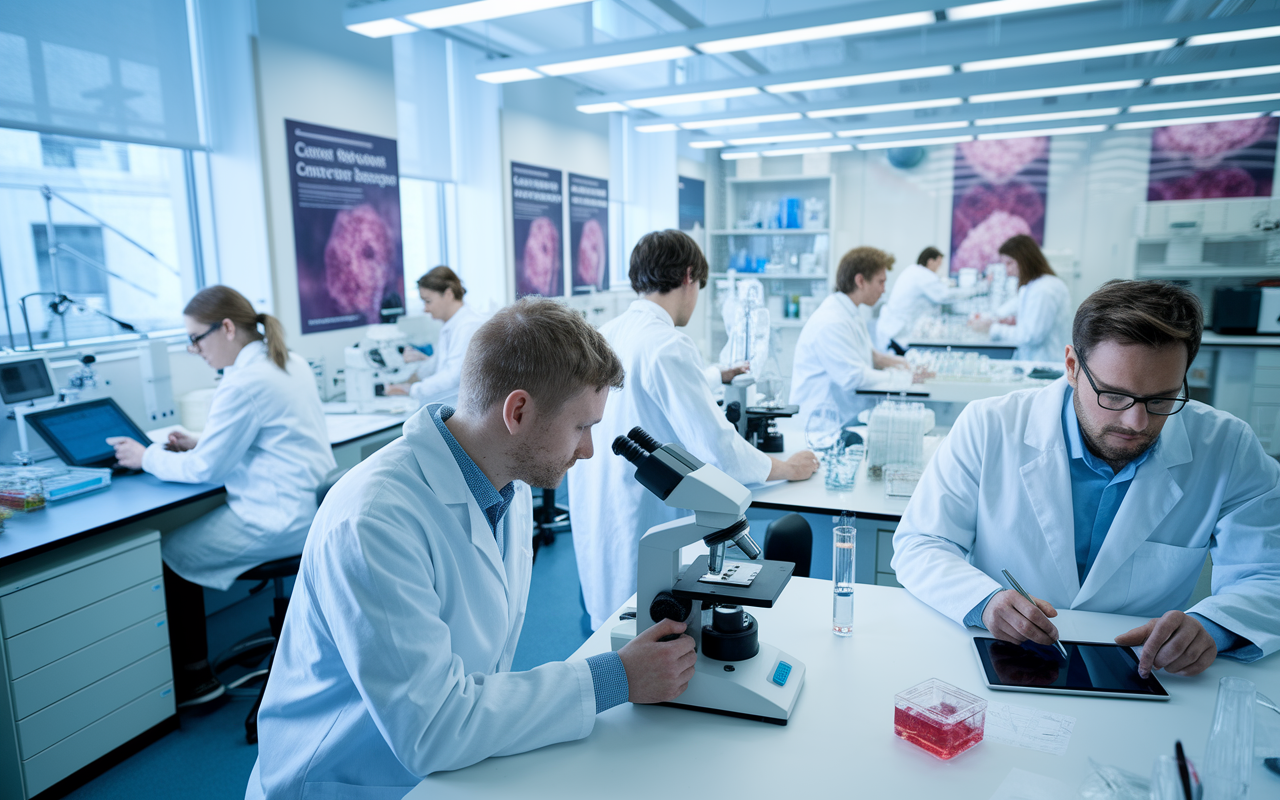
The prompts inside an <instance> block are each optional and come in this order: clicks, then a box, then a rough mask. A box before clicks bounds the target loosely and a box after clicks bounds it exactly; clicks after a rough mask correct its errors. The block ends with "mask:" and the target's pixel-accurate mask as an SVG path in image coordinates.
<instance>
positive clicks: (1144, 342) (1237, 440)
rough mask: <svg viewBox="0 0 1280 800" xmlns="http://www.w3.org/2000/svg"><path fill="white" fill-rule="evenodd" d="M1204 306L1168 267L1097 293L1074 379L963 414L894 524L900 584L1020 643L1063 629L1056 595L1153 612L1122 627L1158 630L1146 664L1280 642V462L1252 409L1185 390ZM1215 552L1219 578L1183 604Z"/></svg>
mask: <svg viewBox="0 0 1280 800" xmlns="http://www.w3.org/2000/svg"><path fill="white" fill-rule="evenodd" d="M1203 320H1204V312H1203V310H1202V308H1201V306H1200V302H1199V300H1197V298H1196V297H1195V295H1193V294H1191V293H1190V292H1188V291H1186V290H1185V289H1182V288H1180V287H1177V286H1173V285H1171V284H1166V283H1159V282H1154V281H1118V280H1117V281H1110V282H1108V283H1106V284H1104V285H1103V286H1102V287H1101V288H1100V289H1098V290H1097V291H1096V292H1094V293H1093V294H1092V295H1091V296H1090V297H1089V298H1088V299H1086V300H1085V301H1084V303H1082V304H1081V306H1080V308H1079V310H1078V311H1077V312H1076V316H1075V321H1074V324H1073V328H1072V344H1071V345H1068V346H1067V348H1066V375H1065V376H1064V377H1063V378H1062V379H1060V380H1058V381H1055V382H1054V383H1053V384H1051V385H1049V386H1046V387H1044V388H1043V389H1038V390H1029V391H1022V392H1015V393H1013V394H1010V395H1006V396H1004V397H999V398H992V399H989V400H983V401H979V402H976V403H972V404H970V405H969V406H968V407H967V408H966V409H965V410H964V412H963V413H962V414H961V415H960V417H959V419H957V420H956V424H955V426H954V427H953V428H952V431H951V434H950V435H949V436H948V437H947V439H946V440H945V441H944V442H943V444H942V446H941V447H939V448H938V452H937V455H936V456H935V457H934V459H933V461H931V462H930V464H929V466H928V467H927V468H926V469H925V472H924V476H923V477H922V479H921V481H920V484H919V486H918V487H917V489H916V491H915V493H914V494H913V496H912V498H911V502H910V503H909V504H908V506H907V510H906V512H905V513H904V514H903V516H902V522H901V523H900V524H899V525H898V530H897V533H896V534H895V535H894V538H893V546H894V557H893V568H894V570H895V571H896V572H897V579H898V580H899V581H900V582H901V583H902V585H903V586H905V587H906V588H907V589H908V590H910V591H911V592H912V593H913V594H915V595H916V596H917V597H919V598H920V599H922V600H924V601H925V602H926V603H928V604H929V605H931V606H933V607H934V608H935V609H937V610H938V611H940V612H942V613H943V614H946V615H947V616H949V617H951V618H952V619H954V620H955V621H956V622H959V623H961V624H964V625H970V626H976V627H983V628H986V629H988V630H989V631H991V633H992V635H994V636H995V637H997V638H1000V639H1004V640H1007V641H1011V642H1016V643H1021V642H1024V641H1026V640H1028V639H1029V640H1031V641H1034V642H1038V643H1040V644H1052V643H1053V642H1055V641H1056V640H1057V639H1058V631H1057V628H1056V627H1055V626H1054V625H1053V623H1052V622H1050V618H1051V617H1054V616H1056V615H1057V611H1056V610H1055V606H1060V607H1064V608H1072V609H1079V610H1083V611H1101V612H1107V613H1115V614H1132V615H1139V616H1148V617H1152V619H1151V621H1150V622H1148V623H1146V624H1145V625H1143V626H1141V627H1138V628H1135V629H1134V630H1132V631H1129V632H1127V633H1124V634H1122V635H1120V636H1118V637H1116V641H1117V642H1118V643H1120V644H1123V645H1128V646H1134V647H1136V646H1138V645H1142V656H1141V659H1140V662H1139V671H1140V672H1141V673H1142V674H1143V675H1144V676H1146V675H1149V674H1150V673H1151V671H1152V670H1154V669H1163V670H1165V671H1167V672H1170V673H1173V674H1178V675H1196V674H1199V673H1200V672H1203V671H1204V670H1205V669H1206V668H1207V667H1208V666H1209V665H1210V664H1211V663H1213V660H1214V659H1215V658H1216V657H1217V656H1218V655H1226V656H1230V657H1232V658H1237V659H1239V660H1242V661H1252V660H1255V659H1257V658H1261V657H1262V656H1264V655H1267V654H1270V653H1272V652H1274V651H1276V650H1277V649H1280V464H1278V463H1277V462H1276V461H1275V460H1274V459H1272V458H1271V457H1269V456H1267V455H1266V454H1265V453H1264V452H1263V450H1262V445H1261V444H1260V443H1259V441H1258V438H1257V437H1256V436H1255V435H1254V433H1253V431H1252V430H1251V429H1250V428H1249V426H1248V425H1246V424H1245V423H1244V422H1242V421H1240V420H1239V419H1236V418H1235V417H1233V416H1231V415H1229V414H1227V413H1225V412H1222V411H1216V410H1214V409H1213V408H1210V407H1209V406H1206V405H1204V404H1202V403H1198V402H1195V401H1189V400H1188V399H1187V391H1188V387H1187V383H1186V374H1187V370H1188V369H1189V367H1190V365H1191V362H1192V360H1194V359H1195V356H1196V352H1197V351H1198V350H1199V348H1200V336H1201V333H1202V332H1203V328H1204V321H1203ZM1206 555H1212V557H1213V594H1212V595H1211V596H1210V597H1207V598H1205V599H1204V600H1202V601H1200V602H1199V603H1196V604H1195V605H1194V606H1193V607H1192V608H1190V609H1189V610H1188V611H1187V612H1186V613H1183V612H1182V611H1181V610H1179V609H1181V608H1183V607H1184V606H1185V605H1186V603H1187V601H1188V600H1189V599H1190V597H1191V593H1192V591H1193V590H1194V588H1195V586H1196V582H1197V580H1198V578H1199V576H1200V572H1201V569H1202V567H1203V566H1204V563H1205V557H1206ZM1002 569H1007V570H1009V572H1010V573H1011V574H1013V575H1015V576H1016V577H1017V580H1018V581H1020V582H1021V583H1022V585H1023V586H1024V587H1025V588H1026V590H1027V592H1029V593H1030V594H1031V595H1034V596H1036V601H1035V603H1034V604H1033V603H1031V602H1028V601H1027V600H1026V599H1024V598H1023V597H1022V596H1021V595H1019V594H1018V593H1017V592H1015V591H1012V590H1011V589H1010V587H1008V586H1006V585H1004V584H1002V583H1001V582H1000V580H999V578H1000V575H1001V570H1002Z"/></svg>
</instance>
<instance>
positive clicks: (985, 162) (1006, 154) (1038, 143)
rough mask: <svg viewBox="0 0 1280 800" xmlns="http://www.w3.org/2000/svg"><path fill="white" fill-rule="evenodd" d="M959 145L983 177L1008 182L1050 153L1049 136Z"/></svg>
mask: <svg viewBox="0 0 1280 800" xmlns="http://www.w3.org/2000/svg"><path fill="white" fill-rule="evenodd" d="M957 147H959V148H960V152H961V153H963V154H964V157H965V159H966V160H967V161H968V162H969V164H970V165H972V166H973V169H974V171H975V172H977V173H978V175H980V176H982V178H983V180H987V181H990V182H991V183H1005V182H1006V181H1008V180H1009V179H1010V178H1012V177H1013V176H1014V175H1017V174H1018V173H1019V172H1021V171H1022V170H1023V169H1025V168H1026V166H1027V165H1028V164H1030V163H1031V162H1032V161H1035V160H1036V159H1037V158H1041V157H1043V156H1044V155H1045V154H1046V153H1048V152H1049V137H1047V136H1032V137H1029V138H1026V139H982V140H979V141H975V142H961V143H960V144H959V145H957Z"/></svg>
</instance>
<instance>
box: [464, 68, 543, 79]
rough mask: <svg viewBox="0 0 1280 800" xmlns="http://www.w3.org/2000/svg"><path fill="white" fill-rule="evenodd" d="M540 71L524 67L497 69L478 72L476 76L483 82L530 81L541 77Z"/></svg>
mask: <svg viewBox="0 0 1280 800" xmlns="http://www.w3.org/2000/svg"><path fill="white" fill-rule="evenodd" d="M541 77H542V73H540V72H535V71H534V70H531V69H528V68H526V67H521V68H519V69H499V70H494V71H493V72H478V73H476V78H477V79H479V80H482V81H484V82H485V83H515V82H516V81H531V80H535V79H537V78H541Z"/></svg>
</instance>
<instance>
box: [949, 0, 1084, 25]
mask: <svg viewBox="0 0 1280 800" xmlns="http://www.w3.org/2000/svg"><path fill="white" fill-rule="evenodd" d="M1092 2H1094V0H994V1H993V2H990V3H973V4H971V5H966V6H956V7H954V8H948V9H947V19H948V20H949V21H956V20H964V19H979V18H981V17H994V16H996V15H998V14H1018V13H1020V12H1023V11H1039V10H1041V9H1044V8H1057V7H1058V6H1074V5H1079V4H1081V3H1092Z"/></svg>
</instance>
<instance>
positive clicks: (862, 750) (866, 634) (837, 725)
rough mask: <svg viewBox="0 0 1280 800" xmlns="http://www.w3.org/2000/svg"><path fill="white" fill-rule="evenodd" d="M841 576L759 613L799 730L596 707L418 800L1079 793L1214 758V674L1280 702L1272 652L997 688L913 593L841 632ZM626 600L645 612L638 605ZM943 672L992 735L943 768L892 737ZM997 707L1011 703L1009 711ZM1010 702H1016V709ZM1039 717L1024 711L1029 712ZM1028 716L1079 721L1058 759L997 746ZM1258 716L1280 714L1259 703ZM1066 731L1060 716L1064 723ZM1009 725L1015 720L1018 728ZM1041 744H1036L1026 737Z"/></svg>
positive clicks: (963, 797)
mask: <svg viewBox="0 0 1280 800" xmlns="http://www.w3.org/2000/svg"><path fill="white" fill-rule="evenodd" d="M831 597H832V584H831V582H830V581H824V580H813V579H805V578H793V579H792V580H791V582H790V583H789V584H788V585H787V587H786V589H784V590H783V593H782V595H781V597H780V598H779V599H778V601H777V603H776V604H775V606H774V607H773V608H771V609H764V608H752V609H750V611H751V613H752V615H754V616H755V617H756V618H757V620H758V621H759V625H760V639H761V641H762V642H768V643H769V644H772V645H774V646H776V647H778V648H780V649H782V650H783V651H784V652H786V653H788V654H790V655H792V656H794V657H795V658H797V659H799V660H801V661H803V662H804V664H805V670H806V671H805V677H804V681H805V685H804V687H803V688H802V690H801V692H800V696H799V698H798V699H797V701H796V706H795V710H794V711H793V713H792V715H791V718H790V721H789V722H788V724H787V725H786V726H778V725H771V724H766V723H763V722H756V721H752V720H746V719H740V718H737V717H727V716H721V715H717V714H708V713H701V712H697V711H691V710H687V709H680V708H668V707H660V706H642V705H632V704H630V703H624V704H623V705H620V706H617V707H615V708H612V709H610V710H608V711H605V712H603V713H602V714H599V715H598V716H597V717H596V721H595V729H594V730H593V731H592V732H591V734H590V735H589V736H587V737H586V738H585V739H581V740H578V741H574V742H566V743H563V744H557V745H553V746H551V747H546V748H543V749H540V750H535V751H532V752H529V753H523V754H520V755H515V756H506V757H502V758H490V759H487V760H485V761H482V762H480V763H479V764H476V765H474V766H472V767H468V768H466V769H461V770H457V771H453V772H441V773H437V774H434V775H431V776H428V777H427V778H426V779H425V780H424V781H422V783H421V784H419V785H418V786H417V787H416V788H415V789H414V790H413V791H412V792H410V793H409V795H408V796H407V799H406V800H425V798H431V799H432V800H449V799H450V798H472V797H522V798H547V799H548V800H572V798H590V800H595V799H596V798H599V797H601V796H603V795H607V796H609V797H612V798H620V799H622V800H625V799H626V798H650V797H653V796H654V795H655V794H657V793H659V792H665V791H669V790H670V787H672V786H682V787H684V788H685V790H686V791H687V790H690V789H693V790H696V788H697V787H699V786H703V785H712V786H714V787H715V789H714V791H713V793H714V794H724V795H732V796H734V797H736V798H743V800H750V799H751V798H761V799H762V800H773V798H778V797H795V796H805V797H809V796H829V797H843V796H857V797H875V798H882V797H903V798H918V797H946V798H949V799H950V800H989V798H991V797H993V796H994V795H995V794H996V790H997V789H998V788H999V787H1001V785H1002V784H1003V783H1004V782H1005V781H1006V780H1007V779H1014V780H1016V779H1017V778H1019V777H1026V776H1025V775H1024V774H1023V772H1015V770H1019V771H1024V772H1025V773H1031V776H1030V778H1029V780H1032V781H1033V782H1034V781H1035V780H1037V779H1038V780H1040V781H1044V782H1048V783H1050V785H1051V786H1053V787H1054V788H1057V789H1058V791H1056V792H1051V793H1048V794H1045V793H1032V794H1018V793H1009V794H1002V795H1000V796H1002V797H1022V796H1027V797H1032V796H1034V797H1044V798H1063V799H1064V800H1065V798H1074V797H1076V796H1078V794H1077V790H1078V787H1079V786H1080V784H1081V782H1082V781H1084V780H1085V778H1086V777H1087V776H1088V775H1089V773H1090V770H1091V767H1090V759H1093V760H1095V761H1097V762H1099V763H1101V764H1105V765H1111V766H1115V767H1119V768H1121V769H1125V770H1127V771H1129V772H1132V773H1135V774H1137V775H1141V776H1143V777H1144V778H1145V777H1147V776H1149V775H1150V774H1151V767H1152V763H1153V761H1154V759H1155V758H1156V756H1158V755H1165V754H1167V755H1172V754H1173V751H1174V741H1175V740H1178V739H1180V740H1181V741H1182V743H1183V745H1184V747H1185V748H1186V749H1187V754H1188V756H1189V757H1190V758H1192V759H1193V760H1195V759H1198V758H1200V757H1201V755H1202V754H1203V752H1204V747H1205V741H1206V738H1207V736H1208V733H1209V725H1210V721H1211V719H1212V716H1213V708H1214V703H1215V699H1216V694H1217V690H1218V679H1219V678H1222V677H1226V676H1237V677H1242V678H1247V679H1249V680H1251V681H1253V682H1254V683H1255V684H1256V685H1257V688H1258V691H1260V692H1262V693H1264V694H1268V695H1270V696H1272V697H1277V696H1280V695H1277V692H1280V661H1278V660H1277V658H1276V656H1271V657H1269V658H1266V659H1263V660H1261V661H1257V662H1254V663H1252V664H1241V663H1238V662H1235V661H1231V660H1229V659H1225V658H1222V659H1218V660H1217V661H1216V662H1214V664H1213V665H1212V666H1210V667H1209V669H1208V670H1207V671H1205V672H1204V673H1203V674H1202V675H1199V676H1197V677H1194V678H1180V677H1177V676H1170V675H1164V674H1160V675H1159V676H1158V677H1159V680H1160V682H1161V683H1162V684H1163V685H1164V686H1165V688H1166V689H1167V690H1168V691H1169V694H1170V695H1171V699H1170V700H1168V701H1167V702H1156V701H1144V700H1116V699H1111V698H1102V697H1067V696H1062V695H1049V694H1030V693H1023V692H995V691H991V690H989V689H987V688H986V687H985V685H984V683H983V680H982V675H981V672H980V667H979V665H978V659H977V656H976V654H975V653H974V648H973V645H972V644H971V643H970V640H971V638H972V637H973V635H974V632H973V631H971V630H970V629H965V628H962V627H961V626H959V625H957V624H956V623H954V622H952V621H951V620H949V619H947V618H945V617H943V616H942V615H941V614H939V613H937V612H936V611H934V610H932V609H931V608H929V607H927V606H926V605H924V604H923V603H921V602H920V601H919V600H917V599H916V598H915V597H913V596H912V595H910V594H909V593H908V592H906V591H905V590H903V589H896V588H892V587H884V586H867V585H858V586H857V587H856V589H855V591H854V628H853V635H852V636H850V637H848V638H841V637H837V636H835V635H833V634H832V632H831V602H832V601H831ZM627 605H634V597H633V598H632V599H631V600H630V601H628V603H627ZM1146 621H1147V620H1146V619H1144V618H1138V617H1127V616H1118V615H1111V614H1098V613H1092V612H1085V611H1071V610H1061V611H1059V616H1058V617H1057V618H1056V619H1055V620H1054V622H1055V624H1057V626H1058V628H1059V630H1060V631H1061V633H1062V637H1063V638H1064V639H1076V640H1087V641H1099V642H1109V641H1111V640H1112V639H1113V638H1114V637H1115V636H1116V635H1117V634H1120V633H1122V632H1125V631H1128V630H1130V629H1132V628H1134V627H1137V626H1138V625H1140V624H1143V623H1145V622H1146ZM612 627H613V625H612V624H606V625H604V626H602V627H601V628H600V630H598V631H596V632H595V633H594V634H593V635H592V636H591V638H590V639H588V640H587V641H586V643H585V644H583V645H582V647H580V648H578V650H577V652H575V653H574V654H573V656H572V658H585V657H587V656H591V655H594V654H597V653H602V652H606V651H607V650H608V649H609V647H610V636H609V634H610V629H611V628H612ZM930 678H939V679H941V680H943V681H946V682H947V683H950V684H952V685H954V686H956V687H958V688H960V689H963V690H964V691H966V692H969V693H971V694H974V695H976V696H978V697H979V698H982V699H984V700H986V701H987V702H988V703H989V704H991V705H989V706H988V708H987V712H986V713H987V720H988V722H987V736H986V740H984V741H982V742H980V743H978V744H977V745H976V746H975V747H974V748H973V749H971V750H969V751H967V752H965V753H962V754H960V755H959V756H957V757H956V758H955V759H953V760H951V761H941V760H939V759H937V758H935V757H933V756H932V755H929V754H927V753H926V752H924V751H923V750H921V749H919V748H917V747H915V746H914V745H912V744H908V743H907V742H905V741H903V740H902V739H899V738H898V737H897V736H895V735H894V731H893V718H894V695H895V694H896V693H898V692H901V691H903V690H905V689H908V688H910V687H912V686H915V685H916V684H918V683H920V682H922V681H925V680H928V679H930ZM996 704H1004V705H999V706H997V705H996ZM1009 706H1012V707H1013V708H1009ZM1024 710H1027V711H1024ZM1030 710H1040V711H1043V712H1049V713H1051V714H1057V715H1066V716H1068V717H1071V718H1073V719H1074V727H1073V729H1072V730H1070V731H1069V733H1067V732H1066V731H1064V730H1063V729H1064V728H1066V727H1067V726H1066V725H1064V724H1059V725H1057V726H1054V725H1049V724H1046V725H1045V726H1043V728H1041V729H1040V730H1037V731H1036V733H1037V734H1050V733H1053V734H1056V735H1055V736H1047V737H1046V736H1043V735H1042V736H1041V737H1039V738H1051V739H1057V740H1058V741H1061V740H1062V739H1067V741H1066V743H1065V744H1066V750H1065V753H1063V754H1061V755H1055V754H1052V753H1050V752H1041V751H1038V750H1035V749H1030V748H1028V747H1023V746H1014V745H1011V744H1004V743H1001V742H997V741H992V738H993V734H992V730H993V727H995V725H996V724H998V723H999V721H1000V720H999V719H998V720H996V722H995V723H993V721H992V717H993V715H998V716H999V717H1000V718H1001V719H1005V720H1007V719H1009V718H1011V717H1015V716H1017V717H1027V718H1028V719H1029V713H1028V712H1029V711H1030ZM1257 712H1258V713H1259V714H1270V713H1271V712H1270V711H1268V710H1266V709H1265V708H1263V707H1261V706H1259V707H1258V708H1257ZM1058 722H1059V723H1061V721H1060V720H1059V721H1058ZM1006 724H1007V723H1006ZM1027 738H1028V739H1030V738H1037V737H1034V736H1032V737H1027ZM1251 785H1252V791H1253V794H1252V796H1253V797H1274V796H1278V795H1280V776H1276V775H1274V774H1272V773H1270V772H1267V771H1266V770H1265V768H1264V767H1263V766H1262V762H1261V760H1259V759H1255V769H1254V773H1253V779H1252V784H1251Z"/></svg>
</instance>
